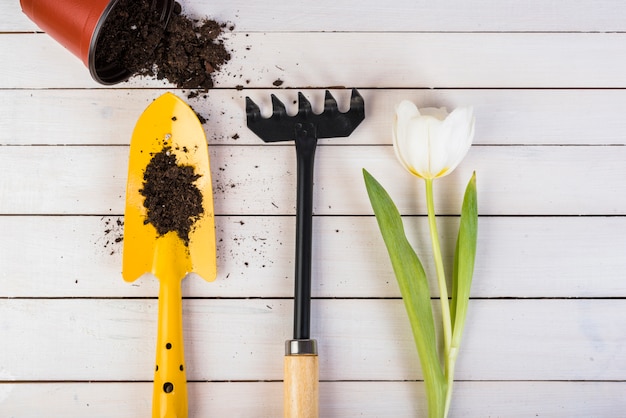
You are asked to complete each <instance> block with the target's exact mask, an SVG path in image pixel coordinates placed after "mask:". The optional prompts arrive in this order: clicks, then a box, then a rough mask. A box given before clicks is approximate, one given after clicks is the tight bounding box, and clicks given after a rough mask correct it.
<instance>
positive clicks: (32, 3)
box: [20, 0, 174, 84]
mask: <svg viewBox="0 0 626 418" xmlns="http://www.w3.org/2000/svg"><path fill="white" fill-rule="evenodd" d="M20 4H21V6H22V11H23V12H24V13H25V14H26V15H27V16H28V17H29V18H30V19H31V20H32V21H33V22H35V23H36V24H37V25H38V26H39V27H40V28H41V29H42V30H43V31H45V32H46V33H47V34H48V35H50V36H51V37H52V38H54V39H55V40H56V41H57V42H59V43H60V44H61V45H63V46H64V47H65V48H67V49H68V50H69V51H70V52H72V53H73V54H74V55H76V56H77V57H78V58H80V59H81V60H82V61H83V63H84V64H85V66H87V68H89V72H90V73H91V76H92V77H93V79H94V80H96V81H97V82H99V83H101V84H115V83H119V82H121V81H124V80H126V79H128V78H129V77H130V76H131V75H132V74H131V73H130V72H129V71H128V70H127V69H126V68H124V67H123V66H122V65H121V64H119V63H110V64H106V65H97V64H96V60H95V56H96V51H95V50H96V47H97V44H98V36H99V34H100V32H101V30H102V27H103V26H104V23H105V22H106V20H107V18H108V16H109V15H110V14H111V11H112V10H113V9H114V8H115V7H116V6H117V5H118V0H20ZM152 7H154V8H155V9H156V10H157V11H158V12H159V13H160V22H162V23H163V26H165V25H167V22H168V21H169V18H170V16H171V14H172V10H173V9H174V0H152Z"/></svg>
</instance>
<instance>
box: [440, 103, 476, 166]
mask: <svg viewBox="0 0 626 418" xmlns="http://www.w3.org/2000/svg"><path fill="white" fill-rule="evenodd" d="M443 124H444V126H446V131H447V133H446V134H447V141H446V149H445V153H446V154H447V156H448V173H449V172H451V171H452V170H454V169H455V168H456V167H457V166H458V165H459V163H460V162H461V161H462V160H463V158H465V155H467V152H468V151H469V149H470V146H471V145H472V140H473V138H474V112H473V109H472V108H471V107H460V108H457V109H455V110H454V111H453V112H452V113H450V115H449V116H448V117H447V118H446V120H445V121H444V122H443ZM442 175H445V174H442Z"/></svg>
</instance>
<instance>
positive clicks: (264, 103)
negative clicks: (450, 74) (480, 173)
mask: <svg viewBox="0 0 626 418" xmlns="http://www.w3.org/2000/svg"><path fill="white" fill-rule="evenodd" d="M167 91H172V92H173V93H174V94H176V95H178V96H180V97H181V98H185V99H186V100H188V101H189V103H190V104H191V105H192V107H193V108H194V109H195V110H196V111H197V112H198V113H199V114H200V115H202V116H203V117H204V118H206V119H207V120H208V121H207V123H206V124H205V125H204V128H205V133H206V136H207V138H208V141H209V145H210V146H211V145H237V146H241V145H260V141H261V140H260V139H259V138H258V137H257V136H256V135H254V133H252V132H251V131H250V130H248V128H247V127H246V121H245V114H244V108H243V104H244V102H245V97H246V96H250V97H251V98H252V99H253V100H254V101H255V102H256V103H257V104H259V105H260V106H261V107H262V110H263V113H264V114H266V115H269V112H270V109H271V103H270V95H271V94H275V95H276V96H277V97H278V98H279V99H281V100H282V101H283V102H284V103H285V104H286V106H287V109H288V110H289V112H292V113H295V112H296V108H297V107H296V105H295V104H294V101H295V100H296V99H297V93H296V92H295V91H292V90H278V91H277V89H259V90H256V89H255V90H251V89H246V90H242V91H238V90H230V89H225V90H222V89H219V90H211V91H209V92H207V93H206V95H201V96H199V97H197V98H194V99H187V94H188V93H186V92H185V91H182V90H169V89H168V90H167ZM299 91H302V93H303V94H304V95H305V96H306V97H307V98H308V99H309V100H310V101H311V102H312V105H313V107H314V110H315V111H316V112H321V111H322V108H321V106H322V104H323V99H324V91H323V90H322V89H303V90H299ZM331 92H332V94H333V95H334V97H335V98H336V99H337V101H338V102H339V106H340V109H342V110H345V107H346V106H347V104H348V103H349V100H350V99H349V92H348V91H346V90H337V89H331ZM359 92H360V93H361V95H362V96H363V98H364V100H365V103H366V113H367V117H366V119H365V121H363V124H362V126H361V127H359V129H357V130H356V132H354V133H353V134H352V135H351V136H350V137H348V138H332V139H322V140H320V143H321V144H335V145H338V144H341V145H389V144H391V128H390V123H391V121H392V119H393V113H394V108H395V106H396V105H397V104H398V103H399V102H400V101H401V100H403V99H410V100H413V101H414V102H415V103H416V104H417V105H418V106H420V107H447V108H448V109H452V108H454V107H456V106H461V105H471V106H473V107H474V111H475V114H476V115H477V118H478V121H477V125H476V136H475V140H474V143H475V144H476V145H625V144H626V135H624V132H626V120H625V119H624V118H623V117H622V116H623V115H622V109H623V108H624V107H626V90H622V89H614V90H576V89H570V90H561V89H548V90H545V89H523V90H510V89H497V90H493V89H478V90H474V89H445V90H431V89H401V90H385V89H359ZM162 93H163V90H161V89H139V90H138V89H124V88H116V89H93V90H56V89H44V90H31V89H25V90H21V89H20V90H4V91H2V97H3V98H4V99H5V101H6V102H8V103H11V106H8V107H7V108H6V110H5V117H4V118H0V144H2V145H107V144H109V145H112V144H115V145H128V143H129V141H130V134H129V133H130V132H132V130H133V128H134V126H135V122H136V120H137V118H138V117H139V115H140V114H141V112H143V110H144V109H145V108H146V106H148V105H149V104H150V103H151V102H152V101H153V100H154V99H155V98H156V97H158V96H159V95H160V94H162ZM581 114H584V117H578V116H577V115H581ZM77 115H80V117H77ZM33 120H35V121H36V123H33ZM103 124H104V125H106V129H103Z"/></svg>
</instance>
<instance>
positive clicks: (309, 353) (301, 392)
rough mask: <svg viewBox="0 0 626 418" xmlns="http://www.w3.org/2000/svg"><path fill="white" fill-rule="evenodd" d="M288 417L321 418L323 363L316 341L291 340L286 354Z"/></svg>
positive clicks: (285, 392)
mask: <svg viewBox="0 0 626 418" xmlns="http://www.w3.org/2000/svg"><path fill="white" fill-rule="evenodd" d="M284 385H285V391H284V408H285V409H284V412H285V415H284V416H285V418H318V417H319V361H318V356H317V344H316V342H315V340H289V341H287V343H286V354H285V383H284Z"/></svg>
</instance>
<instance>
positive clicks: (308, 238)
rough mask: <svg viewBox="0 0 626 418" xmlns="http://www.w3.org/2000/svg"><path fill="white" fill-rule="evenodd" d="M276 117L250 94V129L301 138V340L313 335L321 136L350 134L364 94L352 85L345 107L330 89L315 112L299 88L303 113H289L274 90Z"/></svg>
mask: <svg viewBox="0 0 626 418" xmlns="http://www.w3.org/2000/svg"><path fill="white" fill-rule="evenodd" d="M271 98H272V110H273V112H272V116H270V117H269V118H263V117H262V115H261V110H260V108H259V107H258V106H257V105H256V103H254V102H253V101H252V100H251V99H250V98H249V97H246V117H247V124H248V128H250V130H252V132H254V133H255V134H257V135H258V136H259V137H260V138H261V139H262V140H263V141H264V142H282V141H295V144H296V161H297V199H296V260H295V289H294V324H293V335H294V339H295V340H308V339H310V334H311V331H310V323H311V252H312V251H311V249H312V241H313V240H312V237H313V227H312V223H313V175H314V159H315V150H316V148H317V140H318V138H336V137H346V136H349V135H350V134H351V133H352V132H353V131H354V129H356V127H357V126H358V125H359V124H360V123H361V122H362V121H363V119H364V118H365V105H364V101H363V98H362V97H361V95H360V94H359V92H358V91H357V90H356V89H353V90H352V95H351V98H350V109H349V110H348V111H347V112H340V111H339V109H338V107H337V101H336V100H335V98H334V97H333V96H332V95H331V94H330V92H328V91H326V95H325V98H324V111H323V112H322V113H320V114H315V113H313V111H312V108H311V103H310V102H309V101H308V100H307V99H306V98H305V97H304V95H303V94H302V93H300V92H299V93H298V113H297V114H296V115H294V116H290V115H288V114H287V110H286V108H285V105H284V104H283V103H282V102H281V101H280V100H278V99H277V98H276V96H274V95H273V94H272V96H271Z"/></svg>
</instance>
